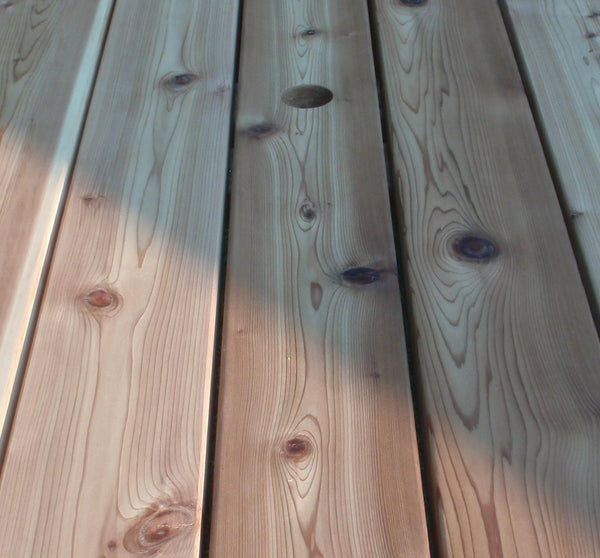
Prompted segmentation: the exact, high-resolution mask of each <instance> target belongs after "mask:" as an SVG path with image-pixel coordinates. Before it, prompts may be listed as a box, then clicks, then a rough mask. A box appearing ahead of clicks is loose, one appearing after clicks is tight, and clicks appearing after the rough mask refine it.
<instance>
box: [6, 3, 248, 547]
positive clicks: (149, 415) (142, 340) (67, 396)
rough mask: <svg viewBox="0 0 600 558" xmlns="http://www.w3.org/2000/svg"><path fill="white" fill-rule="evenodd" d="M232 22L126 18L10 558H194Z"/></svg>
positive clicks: (79, 208)
mask: <svg viewBox="0 0 600 558" xmlns="http://www.w3.org/2000/svg"><path fill="white" fill-rule="evenodd" d="M237 9H238V6H237V2H235V1H233V0H231V1H221V2H219V3H218V4H217V3H214V2H208V1H203V0H197V1H192V2H181V1H178V0H166V1H164V2H160V3H156V4H152V7H151V8H150V6H149V5H148V3H147V2H146V1H145V0H128V1H127V2H119V3H118V5H117V7H116V9H115V13H114V15H113V19H112V25H111V30H110V34H109V37H108V40H107V44H106V49H105V53H104V56H103V62H102V66H101V69H100V73H99V77H98V82H97V86H96V90H95V93H94V96H93V100H92V104H91V107H90V113H89V117H88V121H87V124H86V129H85V133H84V137H83V140H82V145H81V149H80V152H79V157H78V160H77V165H76V169H75V173H74V177H73V180H72V185H71V188H70V191H69V196H68V199H67V204H66V208H65V213H64V218H63V220H62V223H61V228H60V232H59V236H58V239H57V244H56V250H55V254H54V258H53V262H52V265H51V269H50V272H49V278H48V285H47V289H46V292H45V295H44V300H43V304H42V307H41V311H40V318H39V323H38V327H37V329H36V333H35V337H34V340H33V345H32V350H31V356H30V360H29V364H28V368H27V371H26V376H25V381H24V384H23V390H22V394H21V397H20V400H19V406H18V409H17V414H16V418H15V424H14V427H13V431H12V434H11V439H10V443H9V446H8V450H7V457H6V462H5V464H4V469H3V473H2V478H1V480H0V501H1V502H2V507H1V510H0V523H1V524H2V529H3V538H2V545H1V546H2V551H1V554H2V555H3V556H15V557H16V556H34V557H44V558H48V557H59V558H65V557H79V556H94V557H98V556H101V557H104V558H113V557H116V556H132V555H135V556H138V555H142V556H150V555H160V556H173V557H174V556H177V557H178V558H182V557H190V558H192V557H197V556H198V554H199V538H200V529H199V526H200V523H199V522H200V519H201V516H202V509H201V504H202V497H203V482H204V478H203V477H204V466H205V458H206V455H205V453H206V442H207V440H206V436H207V421H208V399H209V394H210V385H211V372H212V361H213V345H214V328H215V313H216V302H217V290H218V273H219V264H220V246H221V237H222V218H223V206H224V197H225V184H226V176H227V158H228V152H229V145H228V132H229V118H230V111H231V96H232V94H231V92H232V75H233V66H234V51H235V41H236V20H237V13H236V12H237Z"/></svg>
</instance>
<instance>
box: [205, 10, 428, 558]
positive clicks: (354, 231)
mask: <svg viewBox="0 0 600 558" xmlns="http://www.w3.org/2000/svg"><path fill="white" fill-rule="evenodd" d="M265 30H268V31H265ZM372 63H373V62H372V53H371V45H370V36H369V26H368V17H367V13H366V5H365V3H364V2H362V1H360V0H352V1H350V2H348V1H347V0H343V1H342V0H327V1H326V2H323V1H321V0H303V1H297V2H279V1H278V0H269V1H262V0H247V1H246V2H245V3H244V20H243V36H242V55H241V67H240V72H241V74H240V95H239V113H238V118H237V123H236V126H237V134H236V143H235V149H234V165H233V185H232V216H231V230H230V233H229V240H230V246H229V251H228V266H227V283H226V298H225V316H224V322H225V323H224V346H223V356H222V359H223V360H222V370H221V387H220V401H219V416H218V433H217V453H216V465H215V477H216V478H215V488H214V509H213V513H212V531H211V533H212V536H211V556H214V557H216V558H226V557H227V558H228V557H231V556H235V557H239V558H242V557H246V558H249V557H256V558H268V557H271V558H281V557H284V556H285V557H292V556H294V557H298V558H300V557H313V558H317V557H328V558H333V557H339V558H350V557H365V558H367V557H368V558H375V557H377V558H383V557H386V558H397V557H399V556H403V557H414V558H423V557H425V556H428V555H429V550H428V541H427V534H426V526H425V518H424V510H423V499H422V493H421V481H420V471H419V463H418V452H417V445H416V437H415V429H414V417H413V408H412V400H411V393H410V386H409V378H408V371H407V363H406V357H405V345H404V336H403V323H402V309H401V306H400V298H399V288H398V281H397V277H396V261H395V252H394V243H393V237H392V227H391V219H390V209H389V204H388V202H387V199H388V198H387V184H386V174H385V166H384V160H383V145H382V138H381V130H380V125H379V111H378V105H377V96H376V86H375V76H374V71H373V66H372ZM302 85H311V87H310V88H304V89H293V90H291V91H293V92H294V93H293V94H290V88H296V87H298V86H302ZM314 86H319V87H314ZM323 87H324V88H327V89H329V90H330V91H331V92H332V93H333V98H332V99H331V98H330V96H329V95H328V94H325V93H324V92H323V90H322V89H321V88H323ZM311 91H312V92H315V93H316V94H318V96H319V97H318V99H316V100H315V99H314V98H311V97H310V94H309V93H310V92H311ZM284 92H287V93H286V95H285V101H283V100H282V99H281V95H282V93H284ZM298 99H301V101H298ZM313 100H315V102H318V104H319V105H320V106H318V108H308V109H305V108H295V107H294V104H301V105H303V106H306V105H312V104H313V103H312V101H313ZM327 101H328V102H327ZM323 102H324V103H325V104H322V103H323Z"/></svg>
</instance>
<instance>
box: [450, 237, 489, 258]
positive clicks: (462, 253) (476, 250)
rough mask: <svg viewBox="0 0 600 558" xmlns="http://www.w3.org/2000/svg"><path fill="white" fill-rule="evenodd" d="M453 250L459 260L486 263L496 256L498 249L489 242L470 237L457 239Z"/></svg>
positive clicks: (484, 239)
mask: <svg viewBox="0 0 600 558" xmlns="http://www.w3.org/2000/svg"><path fill="white" fill-rule="evenodd" d="M453 249H454V252H455V253H456V254H457V255H458V257H459V258H461V259H466V260H470V261H475V262H487V261H489V260H491V259H493V258H495V257H496V256H497V255H498V248H497V247H496V245H495V244H494V243H493V242H492V241H491V240H487V239H486V238H481V237H478V236H472V235H466V236H463V237H461V238H459V239H457V240H456V241H455V242H454V245H453Z"/></svg>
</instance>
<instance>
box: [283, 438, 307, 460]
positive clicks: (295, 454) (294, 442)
mask: <svg viewBox="0 0 600 558" xmlns="http://www.w3.org/2000/svg"><path fill="white" fill-rule="evenodd" d="M311 447H312V446H311V443H310V440H309V439H308V438H307V437H306V436H301V435H299V436H294V437H293V438H291V439H289V440H287V441H286V442H285V444H284V446H283V453H284V454H285V456H286V457H288V458H289V459H292V460H293V461H302V460H303V459H306V457H308V456H309V455H310V452H311Z"/></svg>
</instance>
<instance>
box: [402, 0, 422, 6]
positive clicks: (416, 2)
mask: <svg viewBox="0 0 600 558" xmlns="http://www.w3.org/2000/svg"><path fill="white" fill-rule="evenodd" d="M426 2H427V0H400V4H404V5H405V6H413V7H414V6H422V5H423V4H425V3H426Z"/></svg>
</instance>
